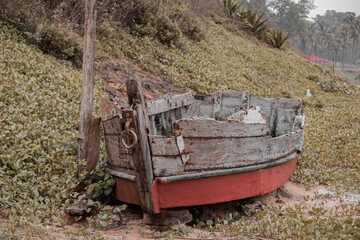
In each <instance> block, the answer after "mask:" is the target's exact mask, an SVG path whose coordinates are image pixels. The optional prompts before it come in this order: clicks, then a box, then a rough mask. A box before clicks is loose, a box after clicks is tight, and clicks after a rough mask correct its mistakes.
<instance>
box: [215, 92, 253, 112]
mask: <svg viewBox="0 0 360 240" xmlns="http://www.w3.org/2000/svg"><path fill="white" fill-rule="evenodd" d="M241 109H244V110H247V109H249V92H236V91H223V92H222V103H221V113H222V116H223V117H224V118H227V117H229V116H230V115H231V114H234V113H235V112H237V111H239V110H241Z"/></svg>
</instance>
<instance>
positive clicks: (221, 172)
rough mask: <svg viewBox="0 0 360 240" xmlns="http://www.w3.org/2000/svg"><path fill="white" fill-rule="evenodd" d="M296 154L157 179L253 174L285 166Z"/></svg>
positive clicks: (168, 181)
mask: <svg viewBox="0 0 360 240" xmlns="http://www.w3.org/2000/svg"><path fill="white" fill-rule="evenodd" d="M296 154H297V153H296V152H293V153H290V154H289V155H288V156H285V157H282V158H279V159H277V160H274V161H270V162H267V163H262V164H256V165H250V166H245V167H238V168H230V169H219V170H209V171H206V170H204V171H198V172H197V171H192V172H183V173H180V172H179V173H176V174H173V175H172V176H168V177H166V176H161V175H160V176H159V177H166V178H165V179H166V182H167V183H170V182H177V181H184V180H190V179H199V178H208V177H217V176H225V175H232V174H238V173H246V172H253V171H258V170H264V169H266V168H270V167H274V166H278V165H282V164H285V163H287V162H289V161H291V160H293V159H295V158H296Z"/></svg>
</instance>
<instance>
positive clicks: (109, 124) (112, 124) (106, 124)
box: [102, 116, 123, 136]
mask: <svg viewBox="0 0 360 240" xmlns="http://www.w3.org/2000/svg"><path fill="white" fill-rule="evenodd" d="M102 124H103V128H104V135H105V136H106V135H120V134H121V132H122V131H123V129H122V127H121V124H122V123H121V118H120V116H115V117H113V118H112V119H108V120H106V121H103V122H102Z"/></svg>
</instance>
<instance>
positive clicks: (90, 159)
mask: <svg viewBox="0 0 360 240" xmlns="http://www.w3.org/2000/svg"><path fill="white" fill-rule="evenodd" d="M100 122H101V118H94V119H93V120H92V124H91V129H90V138H89V146H88V150H87V154H86V166H85V170H86V171H87V172H88V173H90V172H91V171H92V170H94V168H95V167H96V163H97V162H98V160H99V151H100Z"/></svg>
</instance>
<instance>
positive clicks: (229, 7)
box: [223, 0, 244, 17]
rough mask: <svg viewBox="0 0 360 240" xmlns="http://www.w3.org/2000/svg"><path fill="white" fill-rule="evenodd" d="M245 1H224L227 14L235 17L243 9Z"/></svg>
mask: <svg viewBox="0 0 360 240" xmlns="http://www.w3.org/2000/svg"><path fill="white" fill-rule="evenodd" d="M243 3H244V1H240V2H238V1H235V0H223V5H224V10H225V13H226V14H227V15H228V16H230V17H232V16H234V15H235V14H236V13H237V12H238V11H239V10H240V8H241V6H242V4H243Z"/></svg>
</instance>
